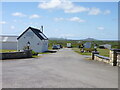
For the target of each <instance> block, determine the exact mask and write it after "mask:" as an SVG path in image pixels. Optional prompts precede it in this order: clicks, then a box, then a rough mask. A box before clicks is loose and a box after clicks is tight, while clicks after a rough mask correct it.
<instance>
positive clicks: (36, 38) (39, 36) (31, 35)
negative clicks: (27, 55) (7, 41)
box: [17, 26, 48, 52]
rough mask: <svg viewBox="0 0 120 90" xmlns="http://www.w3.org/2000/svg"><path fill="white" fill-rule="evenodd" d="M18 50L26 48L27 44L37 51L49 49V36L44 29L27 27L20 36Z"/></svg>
mask: <svg viewBox="0 0 120 90" xmlns="http://www.w3.org/2000/svg"><path fill="white" fill-rule="evenodd" d="M17 40H18V46H17V49H18V50H24V49H25V48H26V47H27V46H29V48H30V49H32V50H33V51H35V52H45V51H47V50H48V38H47V37H46V36H45V35H44V34H43V26H42V31H41V30H39V29H36V28H33V27H29V28H27V29H26V30H25V31H24V32H23V33H22V34H21V35H20V36H19V37H18V38H17Z"/></svg>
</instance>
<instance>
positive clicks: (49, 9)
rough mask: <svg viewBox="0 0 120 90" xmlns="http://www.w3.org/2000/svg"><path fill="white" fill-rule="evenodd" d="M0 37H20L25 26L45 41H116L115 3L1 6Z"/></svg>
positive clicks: (53, 0)
mask: <svg viewBox="0 0 120 90" xmlns="http://www.w3.org/2000/svg"><path fill="white" fill-rule="evenodd" d="M0 24H1V25H2V27H3V28H2V34H3V35H20V34H21V33H22V32H23V31H24V30H26V29H27V28H28V27H29V26H31V27H35V28H40V27H41V25H43V26H44V33H45V35H46V36H48V38H49V37H58V38H68V39H85V38H95V39H99V40H117V39H118V3H117V2H71V1H67V0H50V1H49V2H3V3H2V21H0Z"/></svg>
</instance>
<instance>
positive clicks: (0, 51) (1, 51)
mask: <svg viewBox="0 0 120 90" xmlns="http://www.w3.org/2000/svg"><path fill="white" fill-rule="evenodd" d="M15 51H17V50H3V49H2V50H0V53H3V52H15Z"/></svg>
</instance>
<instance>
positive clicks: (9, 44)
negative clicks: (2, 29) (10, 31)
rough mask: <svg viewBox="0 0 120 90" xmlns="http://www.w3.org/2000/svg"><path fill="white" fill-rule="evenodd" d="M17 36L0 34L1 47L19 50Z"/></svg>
mask: <svg viewBox="0 0 120 90" xmlns="http://www.w3.org/2000/svg"><path fill="white" fill-rule="evenodd" d="M17 37H18V36H11V35H0V43H1V46H0V47H1V49H3V50H17Z"/></svg>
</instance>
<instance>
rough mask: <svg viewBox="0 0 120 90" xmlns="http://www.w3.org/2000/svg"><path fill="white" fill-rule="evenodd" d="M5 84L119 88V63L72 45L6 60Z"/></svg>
mask: <svg viewBox="0 0 120 90" xmlns="http://www.w3.org/2000/svg"><path fill="white" fill-rule="evenodd" d="M2 86H3V88H118V67H113V66H111V65H109V64H105V63H103V62H98V61H92V60H86V59H85V56H82V55H79V54H77V53H75V52H74V51H72V50H71V49H70V48H64V49H61V50H59V51H58V52H57V53H52V54H46V55H42V57H40V58H30V59H18V60H4V61H3V62H2Z"/></svg>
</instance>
